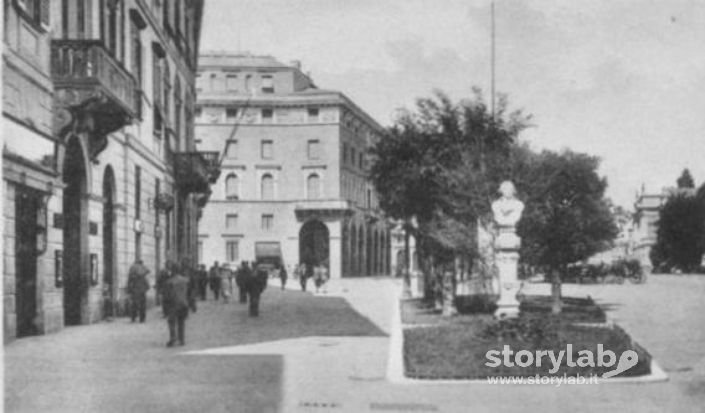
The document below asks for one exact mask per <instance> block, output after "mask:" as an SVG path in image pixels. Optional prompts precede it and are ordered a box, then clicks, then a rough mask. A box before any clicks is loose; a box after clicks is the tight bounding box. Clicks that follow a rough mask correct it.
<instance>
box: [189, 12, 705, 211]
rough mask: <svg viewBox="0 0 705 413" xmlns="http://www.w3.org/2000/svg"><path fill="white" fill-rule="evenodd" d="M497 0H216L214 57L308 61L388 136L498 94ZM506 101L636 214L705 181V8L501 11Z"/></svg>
mask: <svg viewBox="0 0 705 413" xmlns="http://www.w3.org/2000/svg"><path fill="white" fill-rule="evenodd" d="M490 4H491V1H490V0H464V1H460V0H207V1H206V10H205V17H204V21H203V33H202V42H201V50H228V51H249V52H251V53H254V54H268V55H272V56H274V57H276V58H278V59H279V60H281V61H282V62H289V61H290V60H294V59H296V60H301V61H302V64H303V70H304V71H310V72H311V75H312V77H313V79H314V81H315V82H316V84H317V85H318V86H319V87H322V88H329V89H338V90H341V91H343V92H344V93H345V94H346V95H348V96H349V97H350V98H352V99H353V100H354V101H356V103H358V105H359V106H361V107H362V108H363V109H365V110H366V111H367V112H368V113H370V114H371V115H372V116H373V117H375V119H377V120H378V121H379V122H380V123H382V124H383V125H389V124H390V123H391V117H392V114H393V113H394V111H395V109H396V108H399V107H407V108H412V107H413V105H414V101H415V99H416V98H417V97H421V96H429V95H430V94H431V93H432V91H433V89H440V90H443V91H445V92H447V93H448V94H449V95H450V96H451V97H452V98H454V99H460V98H463V97H467V96H469V95H470V91H471V88H472V86H480V87H481V88H482V89H483V90H484V91H485V92H486V94H488V93H489V90H490V88H489V84H490ZM495 10H496V33H497V46H496V53H497V59H496V61H497V71H496V84H497V91H498V92H501V93H506V94H507V95H508V96H509V100H510V106H511V107H512V108H521V109H523V110H525V111H526V112H528V113H531V114H532V115H533V116H534V123H535V125H536V127H534V128H532V129H531V130H529V131H527V132H525V133H524V134H523V135H522V139H523V140H527V141H529V142H530V143H531V144H532V146H534V148H536V149H541V148H550V149H561V148H564V147H568V148H571V149H573V150H578V151H582V152H587V153H590V154H593V155H598V156H600V157H601V158H602V160H603V161H602V167H601V173H602V174H604V175H606V176H607V178H608V181H609V184H610V187H609V189H608V196H609V197H610V198H612V199H613V200H614V201H615V202H616V203H618V204H621V205H624V206H628V207H630V206H631V205H632V204H633V201H634V197H635V192H636V191H637V190H638V189H639V188H640V187H641V186H642V183H643V184H644V185H645V187H646V189H647V191H658V190H660V188H661V187H663V186H666V185H672V184H673V183H674V182H675V180H676V178H677V177H678V175H680V172H681V171H682V170H683V168H686V167H687V168H689V169H690V170H691V172H692V174H693V176H694V178H695V181H696V184H697V185H700V184H701V183H703V181H705V1H701V0H690V1H689V0H659V1H648V0H640V1H616V0H583V1H564V0H541V1H526V0H496V2H495Z"/></svg>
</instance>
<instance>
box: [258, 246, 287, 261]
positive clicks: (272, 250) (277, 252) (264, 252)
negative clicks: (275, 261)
mask: <svg viewBox="0 0 705 413" xmlns="http://www.w3.org/2000/svg"><path fill="white" fill-rule="evenodd" d="M281 256H282V250H281V246H280V244H279V243H278V242H256V243H255V258H256V259H260V258H265V257H275V258H281Z"/></svg>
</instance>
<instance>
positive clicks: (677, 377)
mask: <svg viewBox="0 0 705 413" xmlns="http://www.w3.org/2000/svg"><path fill="white" fill-rule="evenodd" d="M293 286H294V287H296V285H293ZM399 288H400V281H399V280H394V279H386V278H379V279H378V278H371V279H370V278H367V279H345V280H340V281H338V282H337V284H332V285H331V286H330V288H329V292H328V294H326V295H322V294H321V295H313V294H311V293H302V292H300V291H295V290H289V289H287V290H285V291H282V290H280V289H279V288H278V287H276V284H274V285H270V287H269V288H268V289H267V290H266V292H265V295H264V296H263V300H262V313H261V317H259V318H254V319H253V318H250V317H248V316H247V308H246V306H243V305H240V304H237V303H232V302H231V303H229V304H222V303H214V302H212V301H209V302H206V303H204V304H202V305H201V306H200V307H199V311H198V313H197V314H194V315H192V316H191V317H190V318H189V320H188V321H187V337H186V340H187V345H186V346H185V347H177V348H173V349H167V348H165V347H164V343H165V342H166V339H167V331H166V323H165V322H164V320H162V319H161V318H159V313H158V311H157V310H156V309H155V310H152V311H151V312H150V314H149V317H148V318H149V320H148V322H147V323H146V324H144V325H140V324H131V323H129V321H128V320H126V319H119V320H117V321H114V322H111V323H101V324H97V325H91V326H82V327H71V328H67V329H65V330H63V331H62V332H60V333H58V334H54V335H49V336H41V337H33V338H27V339H21V340H18V341H16V342H14V343H12V344H10V345H8V346H6V347H5V408H6V411H8V412H10V411H21V412H55V411H62V412H63V411H66V412H77V411H90V412H93V411H96V412H98V411H100V412H104V411H107V412H119V411H131V412H145V411H146V412H161V411H164V412H167V411H183V412H203V413H205V412H220V411H223V412H224V411H234V412H275V411H281V412H353V413H357V412H380V411H386V412H404V411H414V412H430V411H439V412H468V411H473V412H484V411H488V412H515V411H516V412H518V411H522V412H526V411H549V412H550V411H555V412H563V411H578V412H589V411H603V412H611V411H626V412H632V411H639V412H652V411H653V412H669V411H678V412H683V411H685V412H688V411H693V412H695V411H702V406H704V405H705V363H704V362H703V360H704V357H705V331H704V330H703V328H702V326H703V323H702V320H703V314H705V300H703V298H702V297H703V296H704V294H705V277H704V278H697V279H693V278H683V277H680V278H679V277H665V276H662V278H653V277H652V279H650V280H649V283H647V284H646V285H636V286H635V285H629V284H625V285H622V286H619V285H605V286H573V285H567V286H565V290H564V291H565V293H566V295H577V296H585V295H588V294H589V295H591V296H592V297H593V298H595V299H596V300H597V301H598V302H600V303H602V304H606V305H608V307H609V314H610V315H611V316H614V317H616V318H617V319H618V321H619V322H620V323H621V324H622V325H623V326H624V327H625V328H626V329H627V330H628V331H629V332H630V333H633V335H634V336H635V337H636V339H637V340H638V341H639V342H640V343H641V344H643V345H644V346H645V347H646V348H647V349H648V350H649V351H651V352H652V354H653V355H654V357H655V358H656V359H657V360H658V362H659V364H661V366H663V367H664V368H665V369H666V370H667V371H668V373H669V375H670V376H671V380H670V381H669V382H666V383H658V384H609V385H604V384H603V385H583V386H577V385H574V386H567V385H564V386H561V387H559V388H556V387H551V386H541V385H535V386H526V385H489V384H487V385H485V384H479V385H441V384H433V383H431V384H422V385H403V384H402V385H400V384H393V383H390V382H388V381H387V380H386V373H387V362H388V356H389V354H388V348H389V342H390V332H391V330H392V328H393V326H394V324H393V323H392V320H391V314H392V308H393V306H394V305H395V303H394V300H393V298H394V297H395V295H396V294H397V290H398V289H399ZM532 288H537V289H539V290H540V289H541V288H544V286H542V285H537V286H534V287H532Z"/></svg>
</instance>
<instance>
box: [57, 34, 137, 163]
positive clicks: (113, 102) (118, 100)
mask: <svg viewBox="0 0 705 413" xmlns="http://www.w3.org/2000/svg"><path fill="white" fill-rule="evenodd" d="M51 74H52V78H53V81H54V90H55V99H56V103H57V106H58V107H59V109H60V113H58V114H57V123H56V133H57V134H59V135H64V134H65V133H66V131H67V130H70V129H68V127H71V126H72V127H73V128H71V129H75V128H82V129H84V130H86V131H88V132H90V134H91V135H92V136H93V137H94V138H95V139H92V142H91V143H92V147H91V155H92V156H96V155H97V154H98V153H99V152H100V151H102V149H104V148H105V145H107V135H108V134H109V133H111V132H114V131H116V130H118V129H120V128H121V127H123V126H125V125H127V124H129V123H130V122H131V121H132V119H133V118H134V117H135V116H136V115H137V97H138V91H137V85H136V82H135V79H134V78H133V77H132V75H130V74H129V73H128V72H127V71H126V70H125V69H124V68H123V67H122V65H121V64H120V63H119V62H118V61H117V60H116V59H115V58H114V57H113V56H112V55H111V54H110V53H109V52H108V50H107V49H106V48H105V46H104V45H103V43H102V42H101V41H99V40H66V39H64V40H52V42H51Z"/></svg>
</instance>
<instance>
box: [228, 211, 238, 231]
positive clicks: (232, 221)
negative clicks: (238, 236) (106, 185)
mask: <svg viewBox="0 0 705 413" xmlns="http://www.w3.org/2000/svg"><path fill="white" fill-rule="evenodd" d="M225 228H227V229H235V228H237V214H227V215H226V216H225Z"/></svg>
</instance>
